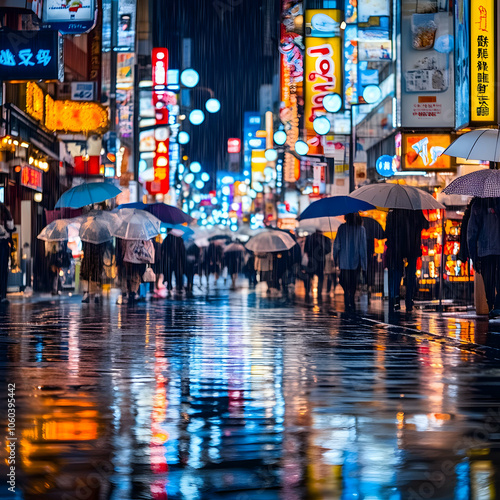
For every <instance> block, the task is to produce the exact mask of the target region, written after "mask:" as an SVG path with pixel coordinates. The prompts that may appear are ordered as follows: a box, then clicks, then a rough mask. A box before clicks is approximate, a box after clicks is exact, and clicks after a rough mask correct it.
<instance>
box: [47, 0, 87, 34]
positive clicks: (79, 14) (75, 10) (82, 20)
mask: <svg viewBox="0 0 500 500" xmlns="http://www.w3.org/2000/svg"><path fill="white" fill-rule="evenodd" d="M95 20H96V2H95V0H66V1H61V0H44V3H43V24H44V28H49V29H53V30H58V31H60V32H61V33H62V34H63V35H68V34H80V33H86V32H88V31H90V30H91V29H92V28H93V27H94V25H95Z"/></svg>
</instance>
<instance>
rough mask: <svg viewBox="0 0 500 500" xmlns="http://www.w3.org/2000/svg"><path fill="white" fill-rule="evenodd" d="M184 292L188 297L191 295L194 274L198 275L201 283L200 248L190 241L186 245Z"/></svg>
mask: <svg viewBox="0 0 500 500" xmlns="http://www.w3.org/2000/svg"><path fill="white" fill-rule="evenodd" d="M185 271H186V279H187V287H186V293H187V295H188V296H189V297H192V296H193V285H194V275H195V274H198V275H199V276H200V283H201V250H200V247H199V246H198V245H197V244H196V243H195V242H194V241H191V242H189V243H188V245H187V247H186V268H185Z"/></svg>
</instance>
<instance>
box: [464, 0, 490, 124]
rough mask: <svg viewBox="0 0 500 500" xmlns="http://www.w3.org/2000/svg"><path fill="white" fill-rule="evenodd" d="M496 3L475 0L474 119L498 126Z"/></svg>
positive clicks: (472, 49)
mask: <svg viewBox="0 0 500 500" xmlns="http://www.w3.org/2000/svg"><path fill="white" fill-rule="evenodd" d="M495 3H496V0H472V1H471V5H470V8H471V30H470V32H471V36H470V40H471V50H470V53H471V60H473V61H474V64H472V65H471V85H470V96H471V121H472V123H475V124H480V125H489V124H493V125H496V123H497V121H496V94H495V77H496V68H495V57H496V54H495V36H496V31H495Z"/></svg>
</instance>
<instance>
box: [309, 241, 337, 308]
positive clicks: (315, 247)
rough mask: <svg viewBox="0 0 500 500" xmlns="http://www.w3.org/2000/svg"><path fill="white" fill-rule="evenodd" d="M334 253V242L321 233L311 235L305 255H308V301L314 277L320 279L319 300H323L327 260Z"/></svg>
mask: <svg viewBox="0 0 500 500" xmlns="http://www.w3.org/2000/svg"><path fill="white" fill-rule="evenodd" d="M331 251H332V242H331V241H330V239H329V238H327V237H326V236H325V235H324V234H323V233H322V232H321V231H316V232H315V233H313V234H311V235H309V236H308V237H307V238H306V241H305V244H304V254H306V255H307V266H306V280H305V285H306V300H307V299H308V298H309V294H310V292H311V283H312V278H313V276H314V275H316V276H317V277H318V298H319V300H321V294H322V291H323V279H324V273H325V259H326V256H327V255H328V254H329V253H330V252H331Z"/></svg>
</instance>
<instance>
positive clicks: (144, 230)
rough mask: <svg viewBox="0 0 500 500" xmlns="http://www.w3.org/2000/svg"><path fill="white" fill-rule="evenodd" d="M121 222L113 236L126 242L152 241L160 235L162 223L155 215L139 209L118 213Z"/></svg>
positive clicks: (114, 230)
mask: <svg viewBox="0 0 500 500" xmlns="http://www.w3.org/2000/svg"><path fill="white" fill-rule="evenodd" d="M116 214H117V216H118V218H119V219H120V222H119V224H118V226H117V227H116V228H114V229H113V231H112V234H113V236H116V237H117V238H121V239H124V240H150V239H151V238H154V237H156V236H158V235H159V234H160V226H161V221H160V219H157V218H156V217H155V216H154V215H151V214H150V213H149V212H146V211H144V210H139V209H137V208H122V209H121V210H118V211H116Z"/></svg>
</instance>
